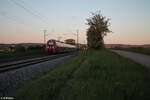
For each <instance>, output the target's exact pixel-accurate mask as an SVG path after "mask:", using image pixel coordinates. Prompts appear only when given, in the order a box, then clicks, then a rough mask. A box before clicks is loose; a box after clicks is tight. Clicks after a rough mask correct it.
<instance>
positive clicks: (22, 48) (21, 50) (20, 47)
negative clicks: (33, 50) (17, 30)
mask: <svg viewBox="0 0 150 100" xmlns="http://www.w3.org/2000/svg"><path fill="white" fill-rule="evenodd" d="M16 51H17V52H25V51H26V48H25V47H24V46H22V45H17V46H16Z"/></svg>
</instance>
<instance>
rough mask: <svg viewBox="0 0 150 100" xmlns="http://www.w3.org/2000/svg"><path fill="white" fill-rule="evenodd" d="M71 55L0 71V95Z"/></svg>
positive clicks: (5, 93)
mask: <svg viewBox="0 0 150 100" xmlns="http://www.w3.org/2000/svg"><path fill="white" fill-rule="evenodd" d="M72 56H73V55H69V56H65V57H61V58H57V59H54V60H50V61H46V62H42V63H38V64H34V65H30V66H28V67H23V68H20V69H16V70H12V71H9V72H5V73H0V97H4V96H9V94H11V92H12V91H14V90H15V89H17V88H20V87H22V86H24V85H25V84H27V83H29V82H30V81H32V80H33V79H35V78H38V77H40V76H42V75H44V74H45V73H47V72H49V71H51V70H52V69H53V68H55V67H56V66H58V65H59V64H61V63H63V62H64V61H66V60H68V59H70V58H71V57H72Z"/></svg>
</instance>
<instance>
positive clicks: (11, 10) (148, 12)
mask: <svg viewBox="0 0 150 100" xmlns="http://www.w3.org/2000/svg"><path fill="white" fill-rule="evenodd" d="M99 10H101V13H102V14H103V15H104V16H106V17H107V18H110V19H111V20H110V23H111V26H110V29H111V30H112V31H113V33H109V34H108V35H107V37H105V43H107V44H150V0H0V43H43V30H47V32H46V33H47V37H46V38H47V40H48V39H58V38H59V39H60V40H62V41H63V40H65V39H67V38H74V39H76V36H75V35H73V34H72V33H76V30H79V42H80V43H86V30H87V28H88V26H87V25H86V19H87V18H89V17H90V16H91V12H96V11H99ZM60 37H61V38H60Z"/></svg>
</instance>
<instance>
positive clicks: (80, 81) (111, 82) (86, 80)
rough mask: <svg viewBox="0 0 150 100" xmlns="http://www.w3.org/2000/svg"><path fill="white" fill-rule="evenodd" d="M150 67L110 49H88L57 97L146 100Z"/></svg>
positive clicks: (69, 98)
mask: <svg viewBox="0 0 150 100" xmlns="http://www.w3.org/2000/svg"><path fill="white" fill-rule="evenodd" d="M149 93H150V70H149V69H148V68H146V67H144V66H142V65H140V64H138V63H136V62H134V61H132V60H130V59H127V58H124V57H121V56H119V55H117V54H115V53H113V52H111V51H108V50H101V51H94V50H91V51H89V52H88V57H87V59H86V60H85V61H84V62H83V64H82V65H81V67H80V69H79V71H78V73H76V75H75V78H74V79H73V81H72V83H71V84H70V85H69V86H68V87H67V88H65V89H64V91H63V92H62V97H59V99H61V100H150V95H149Z"/></svg>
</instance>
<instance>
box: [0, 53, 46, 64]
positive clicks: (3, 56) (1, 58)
mask: <svg viewBox="0 0 150 100" xmlns="http://www.w3.org/2000/svg"><path fill="white" fill-rule="evenodd" d="M38 55H46V53H45V51H44V50H31V51H26V52H3V53H0V62H1V61H6V60H9V59H14V60H15V59H20V58H24V57H27V56H38Z"/></svg>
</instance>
